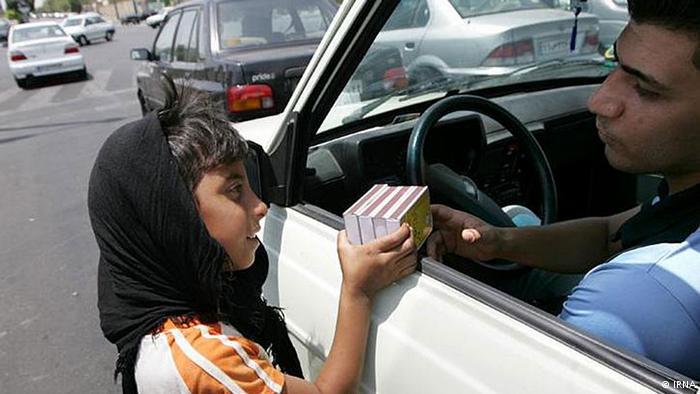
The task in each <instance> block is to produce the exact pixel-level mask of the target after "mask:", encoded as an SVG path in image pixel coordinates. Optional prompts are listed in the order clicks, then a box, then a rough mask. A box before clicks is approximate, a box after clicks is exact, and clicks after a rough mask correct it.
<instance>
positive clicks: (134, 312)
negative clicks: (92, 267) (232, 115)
mask: <svg viewBox="0 0 700 394" xmlns="http://www.w3.org/2000/svg"><path fill="white" fill-rule="evenodd" d="M88 208H89V213H90V221H91V224H92V228H93V231H94V233H95V238H96V239H97V244H98V246H99V249H100V260H99V268H98V308H99V311H100V324H101V327H102V331H103V333H104V335H105V337H106V338H107V339H108V340H109V341H110V342H112V343H114V344H116V345H117V349H118V351H119V358H118V360H117V369H116V371H115V376H116V374H118V373H121V374H122V387H123V390H124V392H125V393H135V392H136V391H137V390H136V384H135V381H134V374H133V372H134V364H135V360H136V355H137V353H138V347H139V344H140V341H141V339H142V338H143V337H144V336H145V335H147V334H149V333H152V332H153V331H154V330H156V329H158V328H159V327H160V326H161V325H162V324H163V323H164V321H165V320H166V319H168V318H182V317H184V318H185V319H188V318H195V317H196V318H198V319H200V320H202V321H207V322H213V321H223V322H225V323H228V324H231V325H233V326H235V327H236V329H238V330H239V331H240V332H241V333H242V334H243V335H244V336H246V337H248V338H250V339H252V340H254V341H256V342H257V343H259V344H260V345H261V346H263V347H264V348H267V349H269V350H270V351H271V356H272V358H273V362H274V363H275V364H277V365H278V366H280V368H281V369H282V371H284V372H285V373H289V374H292V375H295V376H299V377H301V376H302V374H301V367H300V365H299V360H298V358H297V355H296V353H295V351H294V348H293V347H292V345H291V342H290V340H289V336H288V334H287V330H286V327H285V325H284V321H283V318H282V316H281V313H280V312H279V310H278V309H276V308H273V307H270V306H268V305H267V304H266V302H265V301H264V299H263V298H262V290H261V287H262V284H263V283H264V281H265V278H266V276H267V270H268V260H267V254H266V253H265V251H264V249H263V248H262V246H261V247H260V248H258V251H257V253H256V259H255V263H254V264H253V265H252V266H251V267H250V268H248V269H246V270H243V271H237V272H230V273H229V272H224V271H223V261H224V259H225V258H226V252H225V250H224V249H223V247H222V246H221V245H220V244H219V243H218V242H216V241H215V240H214V239H213V238H211V236H210V235H209V233H208V231H207V229H206V226H205V225H204V223H203V222H202V220H201V219H200V217H199V214H198V213H197V210H196V207H195V204H194V200H193V197H192V194H191V192H190V191H189V190H188V189H187V187H186V186H185V183H184V181H183V180H182V178H181V177H180V175H179V172H178V168H177V165H176V163H175V160H174V158H173V156H172V155H171V153H170V149H169V146H168V143H167V140H166V137H165V135H164V134H163V132H162V130H161V128H160V123H159V121H158V118H157V116H156V115H155V114H149V115H147V116H146V117H144V118H143V119H141V120H139V121H136V122H133V123H130V124H127V125H125V126H123V127H122V128H120V129H119V130H117V131H115V132H114V133H113V134H112V135H111V136H110V137H109V138H108V139H107V141H106V142H105V143H104V145H103V146H102V149H101V150H100V152H99V155H98V157H97V160H96V161H95V165H94V167H93V170H92V173H91V175H90V185H89V191H88Z"/></svg>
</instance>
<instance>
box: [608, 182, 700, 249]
mask: <svg viewBox="0 0 700 394" xmlns="http://www.w3.org/2000/svg"><path fill="white" fill-rule="evenodd" d="M699 226H700V184H697V185H695V186H693V187H690V188H688V189H685V190H682V191H680V192H678V193H674V194H671V195H669V188H668V183H667V182H666V180H663V181H661V183H660V184H659V187H658V191H657V196H656V197H655V198H653V199H650V200H649V201H647V202H645V203H644V204H643V205H642V208H641V209H640V211H639V212H638V213H637V214H636V215H634V216H632V217H631V218H630V219H629V220H627V221H626V222H625V223H624V224H623V225H622V226H621V227H620V229H619V230H618V232H617V234H616V235H615V238H614V240H620V241H622V249H623V250H629V249H633V248H639V247H642V246H648V245H654V244H658V243H678V242H683V240H685V239H686V238H688V236H690V234H692V233H693V232H695V231H696V230H697V229H698V227H699Z"/></svg>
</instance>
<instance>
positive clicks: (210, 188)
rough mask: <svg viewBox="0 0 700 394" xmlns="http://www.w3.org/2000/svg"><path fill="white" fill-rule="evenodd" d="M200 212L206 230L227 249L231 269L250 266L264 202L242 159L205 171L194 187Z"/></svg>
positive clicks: (264, 207)
mask: <svg viewBox="0 0 700 394" xmlns="http://www.w3.org/2000/svg"><path fill="white" fill-rule="evenodd" d="M194 197H195V202H196V205H197V210H198V211H199V216H200V217H201V218H202V221H203V222H204V224H205V225H206V226H207V230H208V231H209V234H210V235H211V236H212V237H213V238H214V239H215V240H217V241H218V242H219V243H220V244H221V245H222V246H223V247H224V249H225V250H226V253H227V254H228V256H229V258H230V259H231V262H232V264H233V265H232V267H231V269H232V270H234V271H237V270H242V269H245V268H248V267H250V266H251V265H252V264H253V260H254V258H255V250H256V249H257V248H258V245H259V244H260V242H259V241H258V239H257V238H256V236H255V234H256V233H257V232H258V231H260V219H262V218H263V217H264V216H265V214H266V213H267V206H266V205H265V204H264V203H263V202H262V201H261V200H260V199H259V198H258V196H257V195H255V193H254V192H253V190H251V188H250V184H249V183H248V177H247V176H246V171H245V167H244V166H243V162H242V161H237V162H235V163H233V164H224V165H220V166H218V167H216V168H214V169H213V170H210V171H208V172H206V173H205V174H204V177H202V180H201V181H200V182H199V184H198V185H197V186H196V187H195V190H194Z"/></svg>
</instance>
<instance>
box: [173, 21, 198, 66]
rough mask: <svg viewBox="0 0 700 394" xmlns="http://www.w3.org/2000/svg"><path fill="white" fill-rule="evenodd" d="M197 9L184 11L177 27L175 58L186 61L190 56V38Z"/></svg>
mask: <svg viewBox="0 0 700 394" xmlns="http://www.w3.org/2000/svg"><path fill="white" fill-rule="evenodd" d="M196 16H197V10H188V11H185V12H183V13H182V17H181V18H180V26H179V27H178V28H177V35H176V37H175V60H176V61H180V62H186V61H188V59H189V58H190V56H189V55H188V51H189V46H190V40H191V38H192V26H194V22H195V18H196Z"/></svg>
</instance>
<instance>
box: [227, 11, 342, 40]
mask: <svg viewBox="0 0 700 394" xmlns="http://www.w3.org/2000/svg"><path fill="white" fill-rule="evenodd" d="M334 13H335V9H334V8H333V7H332V6H330V5H329V4H328V3H325V2H324V1H323V0H239V1H228V2H222V3H219V4H218V6H217V28H218V34H219V47H220V48H221V49H230V48H240V47H249V46H265V45H268V44H279V43H285V42H293V41H299V40H309V39H314V40H319V39H320V38H321V37H322V36H323V34H324V33H325V31H326V29H327V28H328V23H329V22H330V20H331V19H333V15H334Z"/></svg>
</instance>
